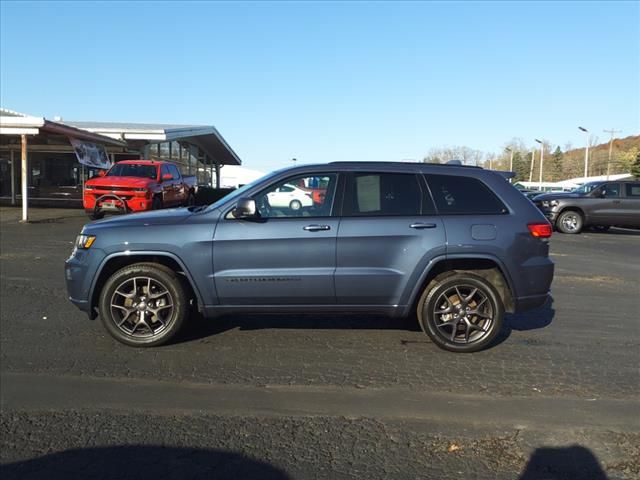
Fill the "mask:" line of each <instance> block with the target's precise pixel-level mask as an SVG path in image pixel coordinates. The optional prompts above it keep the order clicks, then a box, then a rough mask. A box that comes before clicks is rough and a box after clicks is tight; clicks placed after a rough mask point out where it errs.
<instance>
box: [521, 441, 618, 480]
mask: <svg viewBox="0 0 640 480" xmlns="http://www.w3.org/2000/svg"><path fill="white" fill-rule="evenodd" d="M543 479H544V480H576V479H580V480H607V475H606V474H605V473H604V471H603V470H602V468H601V467H600V464H599V462H598V459H597V458H596V457H595V455H594V454H593V453H592V452H591V450H589V449H588V448H585V447H582V446H580V445H572V446H570V447H561V448H552V447H542V448H537V449H536V450H535V451H534V452H533V454H532V455H531V458H530V459H529V461H528V462H527V465H526V467H525V469H524V471H523V473H522V475H521V476H520V477H519V479H518V480H543Z"/></svg>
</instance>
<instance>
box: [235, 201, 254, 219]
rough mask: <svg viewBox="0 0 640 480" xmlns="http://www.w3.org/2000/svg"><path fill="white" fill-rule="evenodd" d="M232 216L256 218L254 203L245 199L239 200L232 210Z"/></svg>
mask: <svg viewBox="0 0 640 480" xmlns="http://www.w3.org/2000/svg"><path fill="white" fill-rule="evenodd" d="M233 216H234V217H236V218H256V217H257V216H258V209H257V208H256V201H255V200H254V199H253V198H247V197H244V198H241V199H239V200H238V203H237V204H236V208H235V209H234V210H233Z"/></svg>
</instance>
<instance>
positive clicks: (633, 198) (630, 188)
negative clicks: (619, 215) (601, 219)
mask: <svg viewBox="0 0 640 480" xmlns="http://www.w3.org/2000/svg"><path fill="white" fill-rule="evenodd" d="M623 185H624V194H625V196H624V197H623V199H622V206H623V207H624V225H625V226H628V227H636V228H640V182H628V183H624V184H623Z"/></svg>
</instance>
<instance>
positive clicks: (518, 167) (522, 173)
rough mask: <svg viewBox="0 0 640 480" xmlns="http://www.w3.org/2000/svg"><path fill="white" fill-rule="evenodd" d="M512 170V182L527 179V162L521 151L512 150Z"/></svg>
mask: <svg viewBox="0 0 640 480" xmlns="http://www.w3.org/2000/svg"><path fill="white" fill-rule="evenodd" d="M513 171H514V172H515V174H516V176H515V177H514V179H513V181H514V183H515V182H522V181H527V180H529V162H528V161H527V159H526V158H523V157H522V153H521V152H519V151H517V152H513Z"/></svg>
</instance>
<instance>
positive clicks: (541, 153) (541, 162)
mask: <svg viewBox="0 0 640 480" xmlns="http://www.w3.org/2000/svg"><path fill="white" fill-rule="evenodd" d="M535 140H536V142H538V143H539V144H540V177H539V180H538V183H539V184H540V187H539V188H540V190H542V167H543V165H544V142H543V141H542V140H538V139H537V138H536V139H535Z"/></svg>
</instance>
